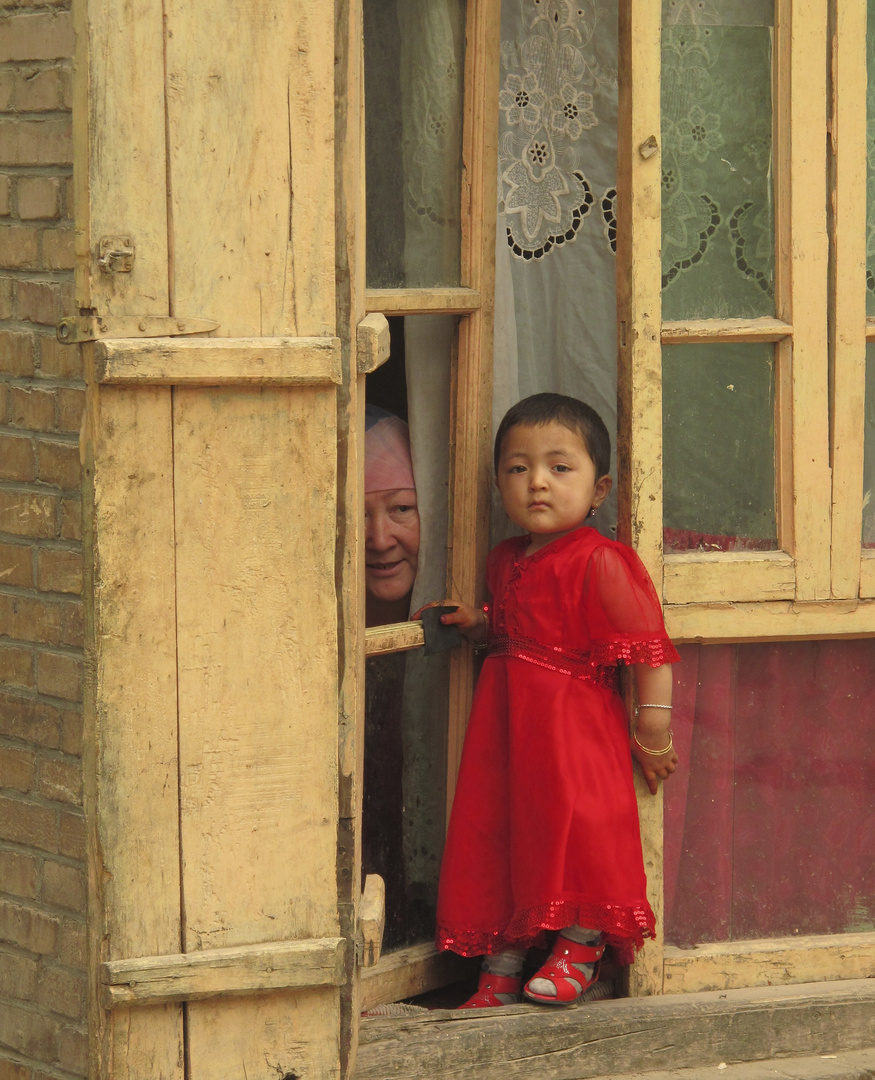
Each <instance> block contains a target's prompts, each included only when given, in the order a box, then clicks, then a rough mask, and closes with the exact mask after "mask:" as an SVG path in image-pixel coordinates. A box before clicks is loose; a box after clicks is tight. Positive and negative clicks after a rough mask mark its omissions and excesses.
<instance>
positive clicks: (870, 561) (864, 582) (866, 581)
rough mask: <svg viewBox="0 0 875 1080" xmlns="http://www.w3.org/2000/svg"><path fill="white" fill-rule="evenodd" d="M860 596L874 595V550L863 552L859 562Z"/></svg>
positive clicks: (863, 597)
mask: <svg viewBox="0 0 875 1080" xmlns="http://www.w3.org/2000/svg"><path fill="white" fill-rule="evenodd" d="M860 597H861V598H862V599H871V598H873V597H875V551H872V550H867V551H864V552H863V558H862V561H861V563H860Z"/></svg>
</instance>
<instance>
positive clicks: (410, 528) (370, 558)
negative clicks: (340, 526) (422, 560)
mask: <svg viewBox="0 0 875 1080" xmlns="http://www.w3.org/2000/svg"><path fill="white" fill-rule="evenodd" d="M418 561H419V511H418V510H417V508H416V492H415V491H414V490H413V489H412V488H410V489H407V488H403V489H400V490H398V491H369V492H368V493H367V494H366V495H365V584H366V585H367V588H368V591H369V592H370V593H371V594H372V595H373V596H375V597H376V598H377V599H378V600H401V599H402V598H403V597H405V596H407V594H408V593H409V592H410V590H411V589H412V588H413V582H414V580H415V578H416V567H417V563H418Z"/></svg>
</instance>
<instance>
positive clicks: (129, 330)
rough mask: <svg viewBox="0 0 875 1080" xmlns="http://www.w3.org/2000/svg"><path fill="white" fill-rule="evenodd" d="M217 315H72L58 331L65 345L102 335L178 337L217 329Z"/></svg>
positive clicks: (61, 323) (62, 320)
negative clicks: (203, 317)
mask: <svg viewBox="0 0 875 1080" xmlns="http://www.w3.org/2000/svg"><path fill="white" fill-rule="evenodd" d="M218 328H219V324H218V323H217V322H216V321H215V319H186V318H181V317H179V316H174V315H117V316H113V315H106V316H101V315H71V316H70V317H69V318H67V319H61V321H60V322H59V323H58V326H57V329H56V333H57V335H58V341H60V342H61V344H63V345H75V344H76V343H77V342H79V341H99V340H101V339H102V338H150V337H179V336H180V335H184V334H206V333H208V332H209V331H210V330H218Z"/></svg>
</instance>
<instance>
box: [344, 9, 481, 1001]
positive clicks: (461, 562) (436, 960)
mask: <svg viewBox="0 0 875 1080" xmlns="http://www.w3.org/2000/svg"><path fill="white" fill-rule="evenodd" d="M500 22H501V8H500V0H468V4H467V14H466V49H465V85H464V119H463V129H462V183H461V192H460V195H461V222H462V237H461V286H460V287H459V288H446V287H437V288H416V289H408V288H405V289H368V288H365V290H364V307H365V310H366V311H367V312H371V313H379V314H382V315H384V316H391V315H405V316H406V315H425V314H431V315H435V314H440V315H456V316H458V317H459V322H458V329H457V335H456V350H455V355H454V357H453V363H452V368H451V380H452V382H451V393H450V401H451V412H450V428H451V432H452V433H453V444H452V446H451V454H450V525H449V537H448V553H449V558H448V566H447V595H448V596H449V595H456V596H460V597H465V598H468V597H473V598H476V599H478V600H480V599H483V598H484V589H485V579H484V570H483V567H484V565H485V557H486V549H487V543H488V518H489V507H490V498H489V486H488V476H489V460H490V443H491V399H492V369H491V364H490V363H489V359H490V358H491V356H492V329H493V328H492V315H493V310H494V292H495V222H496V205H495V185H496V168H497V157H498V147H497V139H498V111H497V108H496V103H497V96H498V36H499V27H500ZM360 396H361V400H362V401H363V400H364V394H363V393H362V394H361V395H360ZM423 641H424V639H423V632H422V625H421V623H418V622H415V623H414V622H405V623H396V624H393V625H391V626H380V627H372V628H369V629H367V630H366V631H365V634H364V651H365V655H367V656H374V655H377V654H379V653H386V652H399V651H403V650H408V649H415V648H419V647H420V646H421V645H422V644H423ZM473 692H474V654H473V650H472V649H471V647H470V646H469V645H467V644H464V645H463V646H462V648H461V649H456V650H454V651H453V653H452V656H451V658H450V694H449V732H448V748H447V812H448V813H449V807H450V805H451V804H452V799H453V795H454V793H455V783H456V775H457V773H458V768H459V761H460V758H461V753H462V741H463V738H464V733H465V724H466V722H467V718H468V712H469V710H470V706H471V699H472V696H473ZM464 970H465V968H464V966H463V962H462V961H461V960H460V958H458V957H451V956H447V955H439V954H438V953H437V952H436V951H435V949H434V946H433V945H431V944H430V943H424V944H421V945H416V946H414V947H412V948H407V949H399V950H395V951H393V952H392V953H388V954H386V955H385V956H382V957H380V959H379V960H378V961H377V963H376V964H375V965H374V966H373V967H370V968H362V969H361V999H362V1007H363V1008H369V1007H372V1006H374V1005H378V1004H381V1003H384V1002H390V1001H397V1000H398V999H399V998H402V997H410V996H412V995H415V994H418V993H423V992H425V991H426V990H429V989H433V988H435V987H437V986H441V985H444V984H445V983H446V982H448V981H452V979H453V978H457V977H459V973H460V971H464Z"/></svg>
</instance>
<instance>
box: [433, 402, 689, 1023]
mask: <svg viewBox="0 0 875 1080" xmlns="http://www.w3.org/2000/svg"><path fill="white" fill-rule="evenodd" d="M609 465H610V437H609V435H608V432H607V429H606V428H605V425H604V424H603V423H602V420H601V418H600V417H599V416H598V414H597V413H596V412H595V411H594V410H593V409H591V408H590V407H589V406H588V405H585V404H584V403H583V402H581V401H577V400H576V399H574V398H569V397H565V396H563V395H559V394H536V395H535V396H534V397H530V398H526V399H525V400H524V401H521V402H520V403H519V404H518V405H515V406H514V407H513V408H512V409H511V410H510V411H509V412H508V413H507V415H506V416H505V417H504V419H503V420H502V422H501V425H500V427H499V429H498V434H497V437H496V441H495V469H496V484H497V486H498V490H499V492H500V493H501V498H502V501H503V503H504V509H505V511H506V512H507V514H508V517H510V519H511V520H512V521H513V522H515V523H516V524H517V525H518V526H520V527H521V528H522V529H524V530H525V531H526V533H527V535H526V536H521V537H514V538H512V539H510V540H505V541H504V542H503V543H501V544H499V545H498V546H497V547H496V548H495V549H494V550H493V551H492V552H491V554H490V556H489V560H488V563H487V583H488V586H489V591H490V593H491V596H492V601H491V605H490V606H489V607H487V608H473V607H471V606H470V605H468V604H464V603H459V602H458V601H456V600H453V601H448V602H451V603H459V608H458V610H457V611H456V612H454V613H451V614H445V615H443V616H442V621H443V622H444V623H453V624H455V625H457V626H458V627H459V628H460V629H461V631H462V632H463V633H464V634H465V635H466V637H468V638H469V639H470V640H471V641H473V642H474V643H475V644H482V643H484V642H486V643H487V645H488V654H487V657H486V660H485V662H484V665H483V670H482V672H481V675H480V678H479V681H478V684H477V691H476V694H475V696H474V703H473V706H472V710H471V717H470V721H469V724H468V730H467V734H466V737H465V746H464V750H463V752H462V762H461V769H460V772H459V779H458V784H457V787H456V795H455V799H454V802H453V809H452V815H451V820H450V827H449V832H448V836H447V843H446V849H445V851H444V857H443V864H442V868H441V881H440V891H439V897H438V915H437V918H438V930H437V945H438V948H439V949H451V950H452V951H454V952H457V953H460V954H461V955H463V956H479V955H483V954H485V958H484V966H483V971H482V973H481V976H480V985H479V988H478V991H477V993H476V994H475V995H474V997H472V998H471V999H470V1001H468V1002H466V1004H465V1005H464V1006H463V1008H488V1007H490V1006H496V1005H505V1004H509V1003H511V1002H515V1001H518V1000H519V992H520V984H521V975H522V967H523V961H524V959H525V953H526V949H527V948H528V947H529V946H530V945H543V944H545V941H544V937H545V931H549V930H558V931H559V933H558V935H557V937H556V942H555V945H554V946H553V952H552V954H551V956H550V957H549V959H548V960H547V962H546V963H545V964H544V965H543V967H542V968H541V969H540V970H539V971H538V972H537V973H536V974H535V976H534V977H533V978H531V979H530V980H529V981H528V983H527V984H526V986H525V988H524V993H525V996H526V997H527V998H529V999H530V1000H532V1001H538V1002H543V1003H547V1004H568V1003H570V1002H573V1001H576V1000H578V998H580V996H581V995H582V994H583V993H585V991H586V990H587V989H588V988H589V987H590V986H591V985H592V983H593V982H595V981H596V978H597V976H598V964H599V961H600V959H601V956H602V953H603V951H604V948H605V946H606V945H611V946H612V947H613V948H614V950H615V952H616V953H617V954H618V955H619V959H620V961H621V962H625V963H629V962H631V959H632V957H633V955H634V951H635V950H636V949H638V948H640V947H641V946H642V945H643V943H644V939H645V938H647V937H652V936H653V934H654V923H655V920H654V915H653V912H652V910H651V908H650V905H649V904H648V902H647V898H646V894H645V885H646V883H645V876H644V865H643V860H642V855H641V840H640V833H639V824H638V809H637V803H636V798H635V791H634V786H633V779H632V755H634V757H635V758H637V760H638V762H639V763H640V765H641V768H642V770H643V773H644V777H645V779H646V781H647V784H648V786H649V788H650V791H651V792H652V793H654V794H655V793H656V791H657V788H658V784H659V781H660V780H665V779H666V778H667V777H668V776H670V775H671V773H672V772H674V770H675V768H676V767H677V765H678V758H677V755H676V754H675V752H674V750H673V748H672V740H671V732H670V730H669V728H670V719H671V688H672V676H671V667H670V664H671V663H673V662H674V661H676V660H677V659H678V654H677V652H676V651H675V649H674V647H673V646H672V644H671V642H670V640H669V639H668V637H667V636H666V632H665V626H664V624H663V620H662V613H661V610H660V605H659V600H658V598H657V595H656V592H655V590H654V588H653V584H652V583H651V581H650V578H649V577H648V574H647V571H646V570H645V569H644V566H643V565H642V563H641V561H640V560H639V559H638V557H637V555H636V554H635V553H634V552H633V551H632V550H631V549H630V548H628V547H626V546H625V545H623V544H620V543H617V542H616V541H613V540H608V539H606V538H604V537H602V536H601V535H600V534H599V533H598V532H597V531H596V530H595V529H588V528H583V525H584V524H585V522H586V519H587V517H589V516H591V515H592V514H594V513H595V511H596V510H597V508H598V507H599V506H600V505H601V504H602V502H604V500H605V498H606V497H607V495H608V492H609V491H610V488H611V478H610V477H609V476H608V468H609ZM621 663H622V664H629V665H632V668H633V670H634V671H635V675H636V680H637V690H638V697H639V700H640V702H641V704H640V705H639V707H638V712H637V727H636V730H635V733H634V734H633V736H632V741H631V755H630V739H629V724H628V718H627V716H626V710H625V708H624V705H623V702H622V700H621V699H620V696H619V693H618V690H617V665H618V664H621Z"/></svg>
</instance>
